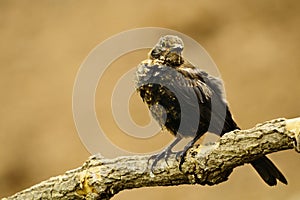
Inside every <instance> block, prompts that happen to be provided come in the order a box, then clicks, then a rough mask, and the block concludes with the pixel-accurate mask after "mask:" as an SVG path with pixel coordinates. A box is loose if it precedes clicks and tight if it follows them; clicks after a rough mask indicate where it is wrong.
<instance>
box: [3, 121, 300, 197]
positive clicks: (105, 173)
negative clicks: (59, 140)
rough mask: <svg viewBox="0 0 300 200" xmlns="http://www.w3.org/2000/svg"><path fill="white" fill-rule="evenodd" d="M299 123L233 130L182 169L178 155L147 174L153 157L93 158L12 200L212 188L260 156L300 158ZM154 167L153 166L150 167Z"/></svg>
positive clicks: (194, 153)
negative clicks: (143, 189) (288, 152)
mask: <svg viewBox="0 0 300 200" xmlns="http://www.w3.org/2000/svg"><path fill="white" fill-rule="evenodd" d="M299 140H300V118H294V119H289V120H287V119H283V118H280V119H275V120H272V121H268V122H264V123H261V124H258V125H256V126H255V127H254V128H252V129H249V130H235V131H232V132H229V133H227V134H225V135H224V136H223V137H221V138H220V140H219V141H218V142H216V143H213V144H209V145H204V146H202V145H196V146H194V147H193V148H191V149H190V150H189V151H188V153H187V156H186V158H185V162H184V163H183V165H182V171H180V170H179V169H178V162H177V161H176V159H175V155H172V156H171V157H170V158H169V159H168V165H167V164H166V162H164V161H163V160H162V161H161V162H159V163H158V165H157V166H156V168H155V170H156V171H155V175H154V174H152V173H151V172H150V170H149V165H148V159H149V158H150V156H151V155H145V156H127V157H119V158H115V159H105V158H103V157H101V156H100V155H94V156H91V157H90V158H89V159H88V160H87V161H86V162H85V163H84V164H83V166H81V167H79V168H77V169H73V170H70V171H67V172H66V173H65V174H63V175H60V176H56V177H52V178H50V179H48V180H46V181H43V182H41V183H39V184H37V185H34V186H32V187H30V188H28V189H25V190H23V191H21V192H18V193H16V194H14V195H12V196H11V197H7V198H3V200H11V199H110V198H112V197H113V196H114V195H115V194H117V193H118V192H120V191H122V190H125V189H132V188H139V187H149V186H173V185H181V184H200V185H206V184H207V185H214V184H218V183H220V182H224V181H226V180H227V179H228V176H229V175H230V174H231V172H232V170H233V169H234V168H235V167H237V166H241V165H243V164H245V163H249V162H251V161H253V160H255V159H257V158H259V157H260V156H261V155H265V154H270V153H273V152H277V151H282V150H286V149H293V148H294V149H295V150H296V151H297V152H300V143H299ZM150 164H151V163H150Z"/></svg>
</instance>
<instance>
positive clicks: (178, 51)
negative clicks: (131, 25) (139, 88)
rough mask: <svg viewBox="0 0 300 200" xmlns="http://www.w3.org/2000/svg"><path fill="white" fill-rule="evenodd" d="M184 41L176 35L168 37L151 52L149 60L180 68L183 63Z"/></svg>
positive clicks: (164, 37) (161, 39)
mask: <svg viewBox="0 0 300 200" xmlns="http://www.w3.org/2000/svg"><path fill="white" fill-rule="evenodd" d="M183 47H184V45H183V41H182V40H181V39H180V38H179V37H178V36H174V35H166V36H163V37H161V38H160V39H159V41H158V43H157V44H156V45H155V46H154V47H153V49H151V51H150V52H149V58H150V59H152V60H157V61H159V62H161V63H163V64H166V65H169V66H174V67H175V66H179V65H181V64H182V63H183V58H182V51H183Z"/></svg>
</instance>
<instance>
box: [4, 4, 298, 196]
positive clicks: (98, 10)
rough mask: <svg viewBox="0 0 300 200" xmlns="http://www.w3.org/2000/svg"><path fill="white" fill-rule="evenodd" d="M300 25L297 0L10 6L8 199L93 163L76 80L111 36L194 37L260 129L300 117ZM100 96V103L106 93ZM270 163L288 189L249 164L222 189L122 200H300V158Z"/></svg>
mask: <svg viewBox="0 0 300 200" xmlns="http://www.w3.org/2000/svg"><path fill="white" fill-rule="evenodd" d="M299 24H300V2H299V1H295V0H286V1H280V0H265V1H261V0H254V1H239V0H229V1H226V3H225V1H209V0H200V1H197V0H194V1H193V0H185V1H182V2H180V3H179V2H175V1H171V0H167V1H151V0H148V1H138V0H129V1H106V0H101V1H71V0H65V1H58V0H43V1H11V0H0V41H1V45H0V64H1V66H0V92H1V93H0V94H1V98H0V105H1V109H0V160H1V164H0V197H4V196H7V195H11V194H13V193H15V192H17V191H20V190H22V189H24V188H26V187H29V186H31V185H33V184H36V183H38V182H40V181H42V180H45V179H48V178H49V177H51V176H55V175H58V174H61V173H63V172H65V171H66V170H68V169H72V168H75V167H78V166H80V165H81V164H82V163H83V162H84V161H85V160H86V159H87V157H88V156H89V153H88V152H87V150H86V149H85V148H84V146H83V145H82V144H81V142H80V139H79V137H78V135H77V133H76V129H75V126H74V122H73V118H72V89H73V83H74V81H75V77H76V73H77V70H78V69H79V66H80V64H81V63H82V62H83V60H84V58H85V57H86V56H87V55H88V53H89V52H90V51H91V50H92V49H93V48H94V47H95V46H96V45H97V44H99V43H100V42H102V41H104V40H105V39H107V38H108V37H110V36H112V35H114V34H117V33H119V32H121V31H124V30H128V29H132V28H137V27H145V26H159V27H165V28H170V29H174V30H177V31H180V32H182V33H185V34H187V35H189V36H191V37H192V38H194V39H195V40H197V41H198V42H199V43H200V44H202V45H203V46H204V47H205V48H206V50H207V51H208V52H209V53H210V55H211V56H212V58H213V59H214V61H215V62H216V64H217V65H218V67H219V70H220V72H221V74H222V77H223V79H224V81H225V86H226V91H227V96H228V100H229V102H230V106H231V109H232V112H233V113H234V116H235V118H236V120H237V122H238V123H239V125H240V126H241V127H243V128H250V127H252V126H253V125H255V124H256V123H259V122H263V121H265V120H269V119H273V118H277V117H286V118H292V117H297V116H299V113H300V106H299V102H300V85H299V81H298V80H299V77H300V60H299V52H300V26H299ZM125 57H126V56H125ZM145 57H146V51H144V52H143V51H141V52H137V53H136V54H132V55H128V57H127V58H121V59H124V60H123V61H122V62H120V61H116V62H115V63H114V64H113V66H112V68H110V69H111V70H114V71H112V72H107V74H106V80H105V79H103V80H102V81H106V82H105V83H106V84H107V85H111V84H113V82H112V83H110V82H108V81H110V80H111V81H115V80H116V77H114V76H113V75H114V74H116V75H118V76H120V75H122V73H121V72H123V71H122V70H124V66H125V68H126V67H129V66H131V67H132V65H133V66H135V65H136V64H137V63H138V62H139V61H140V60H142V59H145ZM122 66H123V68H122ZM118 67H119V69H118ZM125 71H126V70H125ZM109 73H111V74H109ZM107 77H111V79H109V78H107ZM110 87H112V86H110ZM99 90H101V87H99ZM102 90H109V88H108V89H107V88H106V89H105V88H104V89H103V88H102ZM107 92H108V93H107V94H109V91H107ZM98 93H99V92H98V91H97V96H96V99H97V100H99V99H101V98H102V96H103V94H105V93H102V94H98ZM99 95H102V96H99ZM101 102H102V103H101V104H99V103H98V104H97V105H96V107H97V114H98V116H99V118H100V119H101V113H104V112H103V111H101V108H103V107H107V105H110V104H109V103H110V102H109V99H107V100H105V101H101ZM139 103H140V102H139ZM139 105H142V104H141V103H140V104H139ZM141 113H142V114H137V115H140V116H144V115H145V113H144V111H141ZM137 118H138V117H137ZM108 122H109V120H108ZM102 123H104V124H106V126H107V127H108V128H110V126H111V127H113V126H115V125H113V124H109V123H105V121H104V122H103V121H102ZM112 130H113V129H112ZM162 135H164V134H162ZM158 137H162V136H158ZM165 137H166V138H167V139H166V140H168V139H170V136H167V135H165ZM122 141H125V142H126V140H123V139H122ZM120 143H122V142H120ZM120 145H122V144H120ZM124 145H126V144H124ZM155 145H156V144H155ZM142 146H143V145H141V146H140V147H141V148H142ZM269 157H271V158H272V160H273V161H274V162H276V164H277V166H279V168H280V169H281V170H282V171H283V172H284V174H285V175H286V177H287V179H288V181H289V185H288V186H285V185H282V184H279V185H278V186H277V187H272V188H271V187H268V186H267V185H266V184H264V183H263V182H262V180H261V179H260V177H259V176H258V175H257V174H256V172H255V171H254V170H253V169H252V168H251V167H250V166H249V165H246V166H243V167H239V168H237V169H235V170H234V172H233V174H232V175H231V176H230V179H229V181H227V182H225V183H222V184H220V185H217V186H213V187H208V186H205V187H202V186H178V187H156V188H141V189H135V190H130V191H123V192H121V193H120V194H118V195H116V196H115V197H114V199H122V200H127V199H128V200H132V199H141V198H143V199H157V200H158V199H174V200H175V199H191V200H192V199H205V198H207V199H208V198H209V199H210V200H216V199H220V198H222V199H231V200H237V199H245V200H246V199H254V198H255V199H257V200H259V199H264V200H268V199H272V200H281V199H288V200H295V199H300V192H299V191H298V187H297V186H298V185H299V180H300V174H299V172H298V169H299V166H300V156H299V155H298V154H296V153H294V152H293V151H286V152H280V153H275V154H272V155H270V156H269Z"/></svg>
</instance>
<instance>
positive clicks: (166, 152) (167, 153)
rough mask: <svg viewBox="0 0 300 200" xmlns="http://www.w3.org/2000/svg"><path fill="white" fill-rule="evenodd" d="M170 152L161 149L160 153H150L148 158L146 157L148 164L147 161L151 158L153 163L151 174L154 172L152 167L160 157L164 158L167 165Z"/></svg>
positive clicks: (153, 166)
mask: <svg viewBox="0 0 300 200" xmlns="http://www.w3.org/2000/svg"><path fill="white" fill-rule="evenodd" d="M171 153H172V151H162V152H161V153H159V154H154V155H152V156H151V157H150V158H149V159H148V165H149V162H150V160H153V163H152V165H151V168H150V170H151V172H152V174H155V173H154V168H155V166H156V165H157V163H158V161H160V160H161V159H162V158H164V160H165V162H166V164H167V165H168V166H169V164H168V158H169V157H170V154H171Z"/></svg>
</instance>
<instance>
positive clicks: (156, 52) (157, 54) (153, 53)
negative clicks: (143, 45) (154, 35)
mask: <svg viewBox="0 0 300 200" xmlns="http://www.w3.org/2000/svg"><path fill="white" fill-rule="evenodd" d="M150 55H151V57H152V58H159V57H160V51H159V50H157V49H153V50H152V51H151V53H150Z"/></svg>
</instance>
